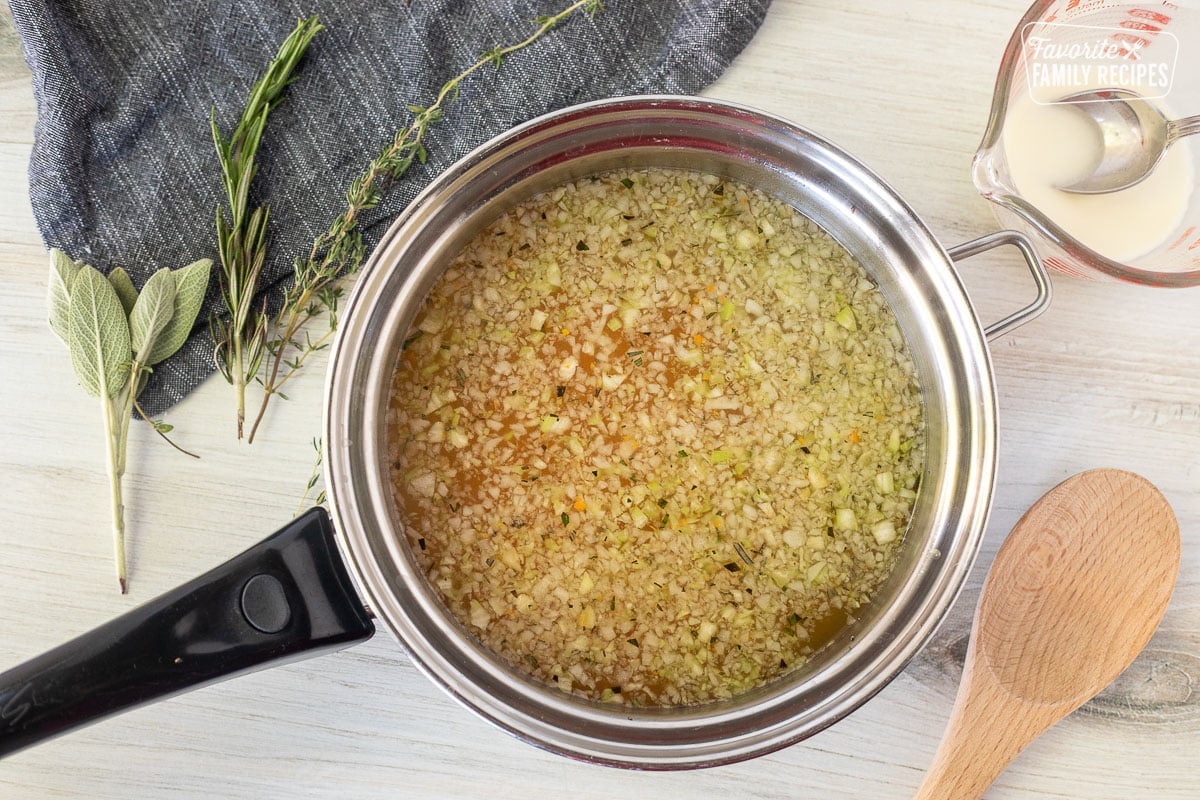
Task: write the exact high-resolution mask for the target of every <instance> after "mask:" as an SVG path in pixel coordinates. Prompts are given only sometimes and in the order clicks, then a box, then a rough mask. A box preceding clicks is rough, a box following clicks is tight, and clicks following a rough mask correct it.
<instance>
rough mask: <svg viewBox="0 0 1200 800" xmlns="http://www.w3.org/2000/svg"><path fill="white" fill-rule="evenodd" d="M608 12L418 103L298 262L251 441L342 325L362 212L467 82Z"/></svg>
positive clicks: (547, 22) (495, 56)
mask: <svg viewBox="0 0 1200 800" xmlns="http://www.w3.org/2000/svg"><path fill="white" fill-rule="evenodd" d="M602 9H603V6H602V4H601V2H600V0H576V2H574V3H572V4H571V5H569V6H567V7H566V8H564V9H563V10H562V11H560V12H558V13H557V14H553V15H549V16H543V17H538V18H537V19H536V20H534V24H535V25H536V26H537V27H536V28H535V30H534V31H533V32H532V33H531V34H530V35H529V36H527V37H526V38H525V39H522V40H521V41H519V42H516V43H514V44H509V45H504V46H498V47H495V48H493V49H492V50H489V51H488V52H486V53H484V54H483V55H481V56H480V57H479V58H478V59H477V60H476V61H475V63H473V64H471V65H470V66H469V67H467V68H466V69H464V70H463V71H462V72H460V73H458V74H457V75H455V76H454V77H452V78H451V79H450V80H448V81H446V83H445V84H444V85H443V86H442V88H441V89H440V90H439V91H438V93H437V95H436V96H435V97H434V100H433V102H432V103H430V104H429V105H428V106H419V105H411V106H409V107H408V110H409V112H410V113H411V114H412V115H413V116H412V121H411V122H410V123H409V125H408V127H406V128H403V129H401V130H399V131H397V132H396V135H395V136H394V137H393V139H392V141H391V142H390V143H389V144H388V145H387V146H386V147H384V149H383V150H382V151H381V152H380V153H379V155H378V156H376V157H375V159H374V160H372V161H371V163H370V164H368V165H367V168H366V169H365V170H364V171H363V172H362V173H361V174H360V175H359V176H358V177H357V178H355V179H354V180H353V181H352V182H351V184H350V186H349V188H348V189H347V191H346V209H345V211H343V212H342V213H341V214H340V215H339V216H338V217H337V218H336V219H335V220H334V221H333V223H332V224H331V225H330V226H329V229H328V230H327V231H325V232H324V233H322V234H321V235H320V236H318V237H317V238H316V239H314V240H313V243H312V247H311V248H310V250H309V252H308V255H307V256H306V257H304V258H298V259H296V262H295V264H294V268H293V269H294V280H293V282H292V285H291V286H290V287H289V288H288V290H287V291H286V293H285V294H284V298H283V306H282V308H281V309H280V311H279V313H278V314H276V315H275V316H274V318H273V319H272V320H271V322H270V330H271V338H270V340H269V341H268V342H267V343H266V350H267V356H266V373H265V375H264V377H263V378H262V379H261V383H262V388H263V395H262V402H261V404H260V406H259V409H258V413H257V415H256V416H255V419H254V423H253V424H252V425H251V426H250V433H249V437H248V438H249V441H251V442H253V441H254V435H255V433H256V432H257V431H258V427H259V425H260V424H262V420H263V416H264V414H265V413H266V410H267V407H268V405H269V403H270V401H271V398H272V397H274V396H275V395H279V396H280V397H282V398H283V399H287V396H286V395H284V394H283V393H282V392H281V391H280V390H281V389H282V388H283V387H284V385H285V384H287V382H288V381H289V380H290V379H291V378H292V377H293V376H294V375H296V374H297V373H298V372H299V371H300V369H301V368H302V367H303V365H304V362H305V361H306V360H307V358H308V357H309V356H310V355H312V354H313V353H316V352H319V351H320V350H323V349H324V348H325V347H326V346H327V345H328V343H329V339H330V337H331V336H332V335H333V332H334V330H335V329H336V327H337V319H338V303H339V301H340V300H341V297H342V294H343V290H342V287H341V286H339V285H337V283H336V282H337V281H338V279H339V278H342V277H345V276H346V275H350V274H353V273H354V272H355V271H357V270H358V268H359V267H360V266H361V265H362V262H363V258H364V257H365V255H366V248H365V246H364V245H363V239H362V231H361V230H360V228H359V224H360V222H361V217H362V214H363V213H364V212H366V211H368V210H370V209H372V208H375V207H376V206H377V205H379V203H380V201H381V200H382V199H383V197H384V195H385V194H386V193H387V191H388V189H390V188H391V186H392V185H393V184H394V183H395V182H396V181H397V180H399V179H400V178H401V177H403V176H404V174H405V173H406V172H407V171H408V169H409V168H410V167H411V166H412V165H413V163H414V162H416V163H418V164H424V163H425V161H426V159H427V157H428V151H427V149H426V146H425V138H426V136H427V134H428V133H429V130H430V128H432V127H433V126H434V125H436V124H437V123H439V122H441V120H442V118H443V116H444V114H445V109H446V107H447V106H449V105H450V104H452V103H453V102H454V101H455V100H456V99H457V98H458V93H459V89H460V87H461V85H462V83H463V81H465V80H466V79H467V78H469V77H470V76H471V75H473V74H474V73H475V72H477V71H479V70H480V69H482V68H483V67H486V66H489V65H490V66H494V67H496V68H499V67H500V66H501V65H502V64H503V63H504V59H505V57H506V56H508V55H510V54H512V53H515V52H517V51H519V50H523V49H524V48H526V47H528V46H529V45H531V44H533V43H534V42H536V41H538V40H539V39H540V38H542V36H544V35H545V34H546V33H548V32H549V31H550V30H552V29H553V28H554V27H556V26H557V25H558V24H559V23H561V22H562V21H564V20H565V19H567V18H568V17H570V16H571V15H572V14H575V13H577V12H582V13H586V14H588V15H589V16H592V17H594V16H595V15H596V14H597V13H599V12H600V11H601V10H602ZM322 313H327V314H328V316H329V327H328V329H327V330H325V331H324V332H323V333H321V334H320V335H318V336H316V337H313V336H312V335H311V334H308V333H305V334H304V335H303V337H302V336H301V333H302V331H303V329H304V327H305V325H306V324H307V323H308V322H309V321H310V320H312V319H313V318H314V317H316V316H318V315H320V314H322Z"/></svg>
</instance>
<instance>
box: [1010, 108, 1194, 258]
mask: <svg viewBox="0 0 1200 800" xmlns="http://www.w3.org/2000/svg"><path fill="white" fill-rule="evenodd" d="M1085 88H1086V87H1085ZM1070 91H1071V90H1064V92H1063V94H1069V93H1070ZM1163 111H1164V112H1165V111H1166V110H1165V109H1163ZM1002 140H1003V144H1004V153H1005V155H1006V156H1007V158H1008V166H1009V170H1010V172H1011V173H1012V179H1013V183H1014V184H1015V185H1016V188H1017V191H1018V192H1019V193H1020V194H1021V196H1022V197H1024V198H1025V200H1026V201H1027V202H1029V203H1030V204H1031V205H1033V206H1034V207H1035V208H1037V209H1038V210H1039V211H1041V212H1042V213H1043V214H1045V215H1046V216H1047V217H1048V218H1049V219H1051V220H1053V221H1054V222H1055V223H1056V224H1058V225H1059V227H1061V228H1062V229H1063V230H1065V231H1066V232H1067V233H1069V234H1070V235H1071V236H1073V237H1074V238H1076V239H1077V240H1079V241H1080V242H1081V243H1082V244H1084V245H1085V246H1087V247H1090V248H1091V249H1093V250H1095V251H1096V252H1097V253H1100V254H1101V255H1103V256H1107V257H1108V258H1110V259H1112V260H1113V261H1123V262H1128V261H1130V260H1131V259H1134V258H1137V257H1139V256H1143V255H1146V254H1147V253H1149V252H1151V251H1152V250H1154V249H1155V248H1156V247H1158V246H1159V245H1161V244H1163V242H1164V241H1165V240H1166V239H1167V237H1168V236H1170V235H1171V233H1172V232H1173V231H1174V230H1176V228H1178V226H1179V224H1180V222H1181V221H1182V220H1183V215H1184V213H1185V212H1186V211H1187V208H1188V201H1189V199H1190V198H1191V194H1192V189H1193V186H1192V164H1191V158H1190V157H1189V154H1188V151H1187V149H1186V148H1184V147H1180V146H1179V145H1175V146H1174V147H1170V148H1168V149H1167V152H1166V154H1165V155H1164V156H1163V158H1162V160H1161V161H1160V162H1159V163H1158V166H1157V167H1155V169H1154V171H1153V172H1152V173H1151V174H1150V176H1149V177H1148V178H1146V180H1144V181H1142V182H1141V183H1139V184H1138V185H1136V186H1131V187H1130V188H1128V189H1122V190H1121V191H1119V192H1110V193H1108V194H1095V195H1084V194H1071V193H1069V192H1064V191H1062V190H1060V189H1056V188H1054V187H1055V186H1062V185H1065V184H1070V183H1072V182H1074V181H1076V180H1079V179H1081V178H1084V177H1086V176H1087V175H1089V174H1090V173H1091V171H1092V169H1093V168H1094V167H1095V165H1096V164H1097V163H1098V162H1099V159H1100V149H1101V145H1102V142H1101V139H1100V132H1099V129H1098V128H1097V126H1096V125H1095V123H1093V122H1090V121H1089V120H1088V119H1087V117H1086V116H1085V115H1084V114H1082V113H1081V112H1079V111H1078V110H1077V109H1073V108H1070V107H1067V106H1056V105H1038V104H1037V103H1034V102H1033V100H1031V99H1030V97H1029V96H1028V95H1027V94H1024V93H1022V94H1020V95H1019V96H1018V97H1016V98H1014V99H1013V102H1012V103H1011V104H1010V106H1009V109H1008V116H1007V118H1006V119H1005V122H1004V132H1003V134H1002Z"/></svg>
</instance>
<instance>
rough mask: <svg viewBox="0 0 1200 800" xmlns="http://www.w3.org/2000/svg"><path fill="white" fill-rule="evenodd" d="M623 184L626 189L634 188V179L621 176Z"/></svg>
mask: <svg viewBox="0 0 1200 800" xmlns="http://www.w3.org/2000/svg"><path fill="white" fill-rule="evenodd" d="M621 185H622V186H624V187H625V188H626V189H632V188H633V179H632V178H621Z"/></svg>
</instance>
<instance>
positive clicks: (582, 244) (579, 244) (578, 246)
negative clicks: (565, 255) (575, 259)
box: [575, 239, 591, 250]
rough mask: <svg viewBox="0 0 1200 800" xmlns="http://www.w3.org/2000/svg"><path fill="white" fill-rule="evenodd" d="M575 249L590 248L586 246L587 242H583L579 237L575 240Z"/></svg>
mask: <svg viewBox="0 0 1200 800" xmlns="http://www.w3.org/2000/svg"><path fill="white" fill-rule="evenodd" d="M575 249H576V250H590V249H591V248H590V247H588V246H587V242H585V241H584V240H583V239H580V240H579V241H578V242H576V244H575Z"/></svg>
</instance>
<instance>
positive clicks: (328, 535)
mask: <svg viewBox="0 0 1200 800" xmlns="http://www.w3.org/2000/svg"><path fill="white" fill-rule="evenodd" d="M374 632H375V626H374V624H373V623H372V622H371V619H370V617H369V615H368V612H367V611H366V610H365V608H364V606H363V603H362V601H361V600H360V599H359V598H358V595H357V593H356V592H355V590H354V587H353V584H352V583H351V580H350V576H349V574H348V573H347V571H346V568H345V565H344V564H343V563H342V560H341V556H340V554H339V553H338V549H337V544H336V542H335V541H334V532H333V525H332V524H331V523H330V521H329V516H328V514H326V513H325V511H324V510H323V509H320V508H314V509H312V510H310V511H308V512H306V513H305V514H303V515H302V516H300V517H297V518H296V519H295V520H294V521H292V523H291V524H289V525H287V526H285V527H283V528H281V529H280V530H279V531H277V532H276V533H274V534H273V535H272V536H270V537H269V538H267V539H265V540H263V541H262V542H259V543H258V544H256V545H255V546H253V547H251V548H250V549H249V550H247V551H245V552H244V553H242V554H241V555H239V556H236V557H235V558H233V559H231V560H230V561H227V562H225V563H224V564H222V565H221V566H219V567H217V568H215V569H213V570H210V571H209V572H207V573H205V574H204V575H202V576H200V577H199V578H196V579H195V580H192V581H189V582H188V583H186V584H184V585H183V586H180V587H179V588H177V589H173V590H172V591H169V592H167V593H166V594H163V595H161V596H160V597H157V598H155V599H154V600H151V601H150V602H149V603H146V604H145V605H143V606H141V607H139V608H136V609H134V610H133V611H130V612H128V613H126V614H124V615H122V616H120V617H117V618H116V619H114V620H112V621H111V622H108V623H106V624H104V625H101V626H100V627H98V628H96V629H95V630H93V631H90V632H89V633H85V634H83V635H82V636H80V637H78V638H76V639H73V640H72V641H70V642H67V643H66V644H64V645H61V646H59V647H56V648H55V649H53V650H51V651H49V652H47V653H44V654H43V655H40V656H38V657H36V658H33V659H31V660H30V661H27V662H26V663H24V664H22V665H20V666H18V667H15V668H13V669H10V670H8V671H7V672H4V673H2V674H0V758H2V757H4V756H6V755H9V754H11V753H14V752H16V751H18V750H21V749H23V748H25V747H29V746H30V745H33V744H36V743H38V742H40V741H43V740H45V739H49V738H51V737H53V736H57V735H59V734H61V733H66V732H67V731H69V730H72V729H75V728H78V727H82V726H84V725H87V724H90V723H92V722H96V721H98V720H100V719H103V718H104V717H107V716H109V715H111V714H116V713H118V712H121V711H127V710H129V709H131V708H134V707H136V706H139V705H142V704H144V703H148V702H151V701H153V700H159V699H162V698H165V697H169V696H171V695H174V694H179V693H181V692H184V691H187V690H189V689H195V688H198V687H200V686H204V685H205V684H208V683H212V682H214V681H217V680H220V679H222V678H229V677H233V676H234V675H238V674H241V673H244V672H249V671H251V670H253V669H257V668H259V667H263V666H267V665H270V664H278V663H282V662H286V661H290V660H296V659H299V658H304V657H308V656H313V655H317V654H319V653H322V652H326V651H329V650H335V649H340V648H342V647H345V646H347V645H349V644H352V643H354V642H358V641H362V640H364V639H367V638H369V637H370V636H371V635H372V634H373V633H374Z"/></svg>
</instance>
